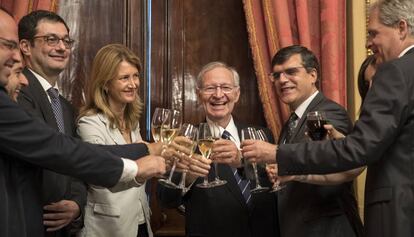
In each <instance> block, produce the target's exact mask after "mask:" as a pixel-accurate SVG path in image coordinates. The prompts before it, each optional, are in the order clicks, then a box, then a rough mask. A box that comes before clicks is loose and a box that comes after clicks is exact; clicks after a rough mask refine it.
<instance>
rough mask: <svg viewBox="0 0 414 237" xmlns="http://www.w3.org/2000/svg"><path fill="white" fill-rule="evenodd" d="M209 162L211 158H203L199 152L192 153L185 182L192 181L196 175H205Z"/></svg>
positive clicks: (189, 182) (209, 165) (208, 169)
mask: <svg viewBox="0 0 414 237" xmlns="http://www.w3.org/2000/svg"><path fill="white" fill-rule="evenodd" d="M211 162H212V161H211V160H209V159H205V158H203V157H202V156H201V155H200V154H193V156H192V159H191V160H190V165H189V167H190V169H189V170H188V173H187V178H186V180H185V181H186V184H187V185H189V184H191V183H193V182H194V180H196V179H197V178H198V177H206V176H207V175H208V172H209V171H210V167H211Z"/></svg>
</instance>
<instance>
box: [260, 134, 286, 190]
mask: <svg viewBox="0 0 414 237" xmlns="http://www.w3.org/2000/svg"><path fill="white" fill-rule="evenodd" d="M257 136H258V138H259V140H262V141H265V142H268V141H269V139H268V138H267V136H266V133H265V132H264V131H263V129H258V130H257ZM266 167H270V165H268V164H266ZM284 187H285V186H282V185H280V181H279V180H277V179H276V180H275V182H274V183H273V186H272V188H271V189H270V191H269V192H271V193H273V192H277V191H279V190H281V189H283V188H284Z"/></svg>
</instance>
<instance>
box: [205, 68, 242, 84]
mask: <svg viewBox="0 0 414 237" xmlns="http://www.w3.org/2000/svg"><path fill="white" fill-rule="evenodd" d="M202 83H203V85H206V84H230V85H233V84H234V83H235V82H234V78H233V73H232V72H231V71H230V70H229V69H227V68H224V67H216V68H213V69H211V70H208V71H207V72H206V73H204V76H203V80H202Z"/></svg>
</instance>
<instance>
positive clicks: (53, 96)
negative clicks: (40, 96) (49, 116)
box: [47, 87, 65, 133]
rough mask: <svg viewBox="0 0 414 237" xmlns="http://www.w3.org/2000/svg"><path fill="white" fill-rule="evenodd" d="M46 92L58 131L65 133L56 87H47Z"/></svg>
mask: <svg viewBox="0 0 414 237" xmlns="http://www.w3.org/2000/svg"><path fill="white" fill-rule="evenodd" d="M47 93H48V94H49V96H50V103H51V105H52V110H53V114H54V115H55V119H56V123H57V126H58V129H59V132H61V133H65V125H64V122H63V112H62V106H61V105H60V100H59V92H58V90H57V89H56V88H53V87H51V88H49V89H48V90H47Z"/></svg>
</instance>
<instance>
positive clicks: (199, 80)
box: [197, 61, 240, 88]
mask: <svg viewBox="0 0 414 237" xmlns="http://www.w3.org/2000/svg"><path fill="white" fill-rule="evenodd" d="M218 67H222V68H225V69H227V70H229V71H230V72H231V73H232V74H233V81H234V85H235V86H239V85H240V77H239V74H238V73H237V71H236V70H235V69H234V68H232V67H230V66H229V65H227V64H225V63H223V62H219V61H216V62H211V63H208V64H206V65H204V67H203V68H202V69H201V71H200V72H199V73H198V75H197V87H198V88H201V87H202V85H203V77H204V75H205V74H206V73H207V72H208V71H211V70H213V69H215V68H218Z"/></svg>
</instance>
